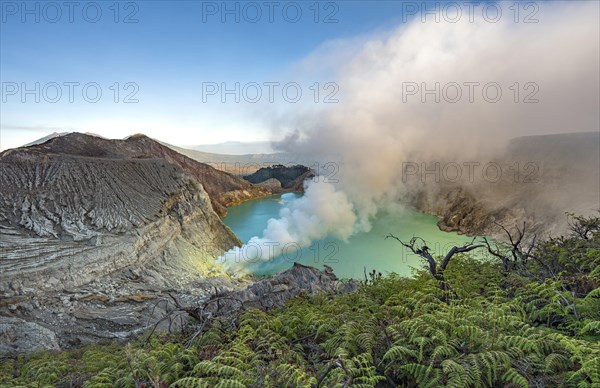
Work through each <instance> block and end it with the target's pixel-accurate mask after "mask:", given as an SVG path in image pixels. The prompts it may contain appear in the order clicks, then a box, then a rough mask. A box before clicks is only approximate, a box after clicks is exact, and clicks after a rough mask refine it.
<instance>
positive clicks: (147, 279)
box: [0, 134, 271, 352]
mask: <svg viewBox="0 0 600 388" xmlns="http://www.w3.org/2000/svg"><path fill="white" fill-rule="evenodd" d="M0 182H1V188H0V248H1V249H0V317H1V319H2V320H1V321H0V323H1V324H3V325H5V326H0V328H2V327H4V328H5V329H6V330H5V332H6V333H9V334H10V335H8V334H7V335H4V336H2V334H1V332H0V352H2V351H4V350H7V349H12V350H13V351H27V350H31V347H30V344H29V343H28V342H27V341H26V340H25V339H24V338H22V337H23V336H27V335H29V334H27V333H30V332H31V331H32V330H38V331H39V332H40V333H42V334H43V336H44V338H46V340H44V341H42V342H41V344H42V345H41V346H42V347H47V348H54V347H55V346H54V345H55V344H58V346H60V347H69V346H76V345H79V344H83V343H89V342H94V341H97V340H98V339H103V338H105V339H109V338H126V337H128V336H130V335H132V334H134V333H136V332H138V331H140V330H143V329H144V328H145V327H147V325H148V324H150V322H153V321H154V320H156V319H157V317H159V316H160V315H161V314H164V313H166V311H167V309H168V307H166V306H164V305H157V302H158V301H160V300H161V298H162V297H163V296H164V294H165V292H167V291H169V292H174V293H176V294H178V295H179V296H180V297H181V298H184V299H185V298H200V297H204V296H206V295H207V293H208V292H209V291H207V290H212V288H213V286H214V285H215V284H217V285H220V286H221V288H224V289H233V288H235V287H238V286H239V285H238V284H235V283H232V282H230V281H228V280H227V279H226V278H219V277H215V276H216V275H218V274H219V272H218V270H216V269H215V268H214V258H215V257H217V256H219V255H220V254H222V253H223V252H225V251H226V250H228V249H230V248H232V247H233V246H235V245H240V244H241V241H239V239H238V238H237V237H236V236H235V235H234V234H233V232H232V231H231V230H230V229H229V228H227V226H225V225H224V224H223V223H222V222H221V219H220V217H219V216H220V215H223V214H224V213H225V209H226V206H228V205H230V204H232V203H236V202H239V201H243V200H246V199H250V198H256V197H258V196H263V195H268V194H270V193H271V192H270V191H269V190H268V189H266V188H261V187H256V186H254V185H252V184H251V183H249V182H246V181H244V180H242V179H240V178H237V177H235V176H233V175H230V174H227V173H224V172H221V171H218V170H215V169H214V168H212V167H210V166H207V165H203V164H202V163H199V162H197V161H195V160H192V159H189V158H187V157H185V156H183V155H179V154H177V153H176V152H175V151H173V150H171V149H169V148H167V147H164V146H163V145H161V144H159V143H157V142H155V141H154V140H152V139H150V138H148V137H146V136H143V135H137V136H133V137H130V138H128V139H126V140H107V139H103V138H99V137H93V136H88V135H83V134H68V135H63V136H58V137H54V138H52V139H50V140H48V141H46V142H44V143H42V144H36V145H32V146H30V147H25V148H19V149H14V150H7V151H5V152H3V153H1V154H0ZM211 292H212V291H211ZM21 321H24V322H26V323H27V324H23V325H20V324H19V322H21ZM19 326H22V327H21V328H20V329H19V330H17V328H18V327H19ZM15 338H16V339H15ZM9 339H10V343H15V344H16V348H15V347H11V346H9V345H10V343H9ZM13 340H14V341H13ZM44 344H51V346H50V345H48V346H46V345H44ZM7 346H8V348H7ZM13 348H14V349H13Z"/></svg>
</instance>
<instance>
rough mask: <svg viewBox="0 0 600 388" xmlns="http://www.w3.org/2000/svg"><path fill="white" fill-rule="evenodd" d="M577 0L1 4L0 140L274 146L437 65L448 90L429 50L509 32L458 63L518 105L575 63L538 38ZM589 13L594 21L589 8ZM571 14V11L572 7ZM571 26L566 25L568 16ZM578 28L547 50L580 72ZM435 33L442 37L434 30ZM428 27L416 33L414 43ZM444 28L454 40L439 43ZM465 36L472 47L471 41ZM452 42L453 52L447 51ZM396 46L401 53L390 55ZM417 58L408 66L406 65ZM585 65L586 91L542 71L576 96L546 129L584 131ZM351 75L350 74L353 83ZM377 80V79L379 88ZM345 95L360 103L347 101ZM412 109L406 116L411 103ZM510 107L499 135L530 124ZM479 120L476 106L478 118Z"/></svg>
mask: <svg viewBox="0 0 600 388" xmlns="http://www.w3.org/2000/svg"><path fill="white" fill-rule="evenodd" d="M593 3H594V1H572V2H557V1H541V2H530V1H524V2H512V1H510V2H492V1H478V2H470V1H460V2H453V1H446V2H440V1H428V2H422V1H393V0H390V1H377V0H375V1H373V0H369V1H360V0H357V1H354V0H344V1H256V2H254V1H243V2H242V1H216V2H215V1H152V0H150V1H146V0H144V1H112V0H108V1H73V2H62V1H57V2H54V1H25V2H23V1H5V0H1V1H0V78H1V83H2V85H1V94H2V96H1V101H0V109H1V112H0V113H1V114H0V149H2V150H3V149H7V148H12V147H17V146H20V145H23V144H25V143H28V142H31V141H33V140H36V139H38V138H41V137H43V136H46V135H48V134H50V133H52V132H65V131H78V132H90V133H95V134H99V135H102V136H104V137H108V138H124V137H126V136H128V135H131V134H135V133H145V134H147V135H149V136H151V137H154V138H156V139H159V140H162V141H166V142H169V143H171V144H174V145H180V146H190V145H197V144H216V143H221V142H227V141H242V142H251V141H265V140H274V141H278V140H282V139H288V138H289V136H290V134H294V133H298V132H299V131H300V132H302V131H301V128H302V127H306V126H307V125H308V124H311V125H312V124H314V123H320V122H323V121H325V120H326V119H325V118H324V112H326V111H327V112H329V111H333V114H335V111H340V112H346V111H348V109H346V110H344V108H345V107H346V108H347V107H350V109H349V111H350V112H357V111H360V110H365V109H366V107H367V106H369V101H374V100H373V99H371V100H369V97H370V96H375V95H376V94H377V93H378V92H381V91H384V90H387V92H386V93H387V94H386V95H385V98H388V96H391V95H392V94H393V91H394V90H401V89H402V88H404V86H405V85H404V84H403V82H405V81H410V82H412V81H416V85H417V86H419V85H420V82H421V81H430V85H428V86H427V87H431V84H432V82H434V81H436V82H437V81H439V80H441V77H442V74H443V72H444V69H454V70H453V71H454V73H453V74H451V75H453V76H454V75H457V76H458V75H459V74H461V77H462V78H461V79H458V78H456V77H455V78H456V80H454V78H452V77H451V79H448V78H447V77H446V79H445V82H446V84H447V83H448V82H454V81H457V82H459V83H461V82H463V81H465V80H466V79H464V78H465V77H468V76H469V74H468V73H466V74H463V73H461V66H456V64H454V63H449V64H448V65H446V64H445V63H444V60H445V58H446V57H451V56H448V55H446V54H447V53H451V54H452V56H454V55H459V54H460V55H462V56H463V57H465V58H466V57H467V56H468V55H466V54H469V52H468V51H470V52H471V53H473V51H474V50H475V49H477V50H479V51H481V52H488V51H489V53H488V54H486V55H488V56H495V55H496V54H495V53H494V52H493V51H494V50H495V48H496V47H504V46H506V44H505V43H506V39H505V38H504V37H505V36H508V35H511V32H515V31H518V33H516V32H515V33H513V34H512V35H514V36H517V38H515V41H514V42H513V43H512V44H513V47H511V48H507V49H506V50H504V51H502V52H503V53H504V57H503V58H496V62H493V63H490V62H488V61H487V58H484V57H481V56H480V57H477V59H475V56H473V58H472V60H477V61H479V62H478V63H477V65H476V66H475V68H474V69H475V71H474V72H473V73H478V74H480V75H479V76H478V77H479V78H481V79H478V80H475V81H482V82H484V81H490V80H491V81H494V77H496V78H503V79H506V81H507V82H509V81H510V82H511V83H510V84H508V83H507V84H506V85H502V88H503V92H504V101H503V102H505V100H506V99H507V98H508V96H509V95H511V94H515V92H516V91H515V90H513V89H514V88H515V86H514V82H517V81H518V82H519V84H518V85H516V89H518V92H519V95H515V96H514V97H515V98H519V99H521V100H522V99H523V98H524V97H526V96H528V95H530V94H529V93H533V94H535V95H538V96H539V95H541V94H544V93H547V92H548V90H550V89H548V88H544V87H543V86H544V85H540V84H539V83H536V79H535V78H536V77H537V76H538V75H539V76H540V78H543V77H545V76H546V75H548V74H549V72H550V71H551V69H552V68H554V69H556V66H551V65H552V62H551V61H562V62H565V58H566V59H567V61H566V62H565V66H566V69H567V71H571V70H573V69H572V67H573V66H580V64H579V62H577V63H574V61H575V60H574V61H571V62H573V63H570V62H568V58H571V57H573V58H576V59H577V60H580V59H581V58H580V55H579V54H577V53H576V55H575V54H574V55H573V56H571V55H570V54H569V53H568V52H565V51H561V52H558V51H557V50H555V49H553V47H552V45H555V44H562V43H564V42H562V41H561V39H562V38H561V37H566V36H567V35H569V34H568V33H565V32H563V29H557V28H555V27H553V25H552V23H560V24H564V25H565V26H566V27H565V29H564V31H567V30H566V28H567V27H569V26H568V22H569V21H568V20H565V18H567V17H568V14H567V13H564V11H563V10H561V8H565V9H566V8H569V7H574V6H576V5H577V4H579V5H580V6H581V5H582V4H583V5H585V4H588V5H589V4H593ZM573 4H575V5H573ZM588 8H589V7H588ZM592 8H593V7H592ZM585 12H588V11H585ZM591 12H592V13H594V12H595V13H596V16H597V7H596V8H594V9H592V11H591ZM555 15H558V16H559V17H558V18H557V17H555ZM573 15H574V16H573V17H575V18H578V17H580V16H578V15H579V14H577V12H574V13H573ZM553 18H554V19H553ZM471 19H473V20H471ZM571 22H573V23H574V25H575V26H576V25H577V21H576V20H571ZM582 25H583V26H586V27H589V28H591V30H589V31H586V33H588V32H590V33H591V35H581V36H584V38H583V40H582V41H581V38H580V35H576V34H575V35H573V38H574V39H579V40H580V41H577V42H566V45H565V48H564V49H561V50H567V51H568V50H571V49H572V50H578V48H581V49H582V50H584V51H585V50H587V51H586V52H587V53H590V54H591V55H592V56H591V57H590V58H588V59H590V60H591V62H589V61H588V65H590V64H591V65H594V66H595V64H596V63H597V61H598V60H597V57H598V45H597V40H598V39H597V36H598V18H597V17H596V20H595V21H586V22H585V23H584V24H582ZM481 26H488V27H490V28H492V29H495V30H497V31H501V30H502V32H501V33H497V34H492V35H490V36H491V37H490V39H489V40H487V41H485V42H483V45H481V42H480V39H478V37H479V36H480V34H479V32H480V30H481ZM416 27H423V28H416ZM440 28H447V31H446V32H444V33H442V34H441V35H440V34H437V33H436V31H437V30H440ZM569 28H571V27H569ZM577 28H578V27H573V28H571V30H573V29H575V30H576V29H577ZM405 29H406V31H416V30H419V31H420V32H419V33H417V34H416V35H415V37H414V38H412V41H411V42H409V45H410V46H411V47H408V48H407V47H400V46H398V47H391V48H390V47H389V46H390V44H395V43H394V42H403V41H405V40H406V39H402V38H401V37H400V35H402V34H403V31H404V30H405ZM552 31H560V33H559V34H557V39H554V38H553V39H545V40H544V39H541V40H540V39H538V38H539V37H540V34H546V35H547V34H548V33H549V32H552ZM459 33H462V34H464V36H459ZM430 35H431V37H432V38H431V39H432V40H426V39H423V37H426V36H430ZM451 36H454V37H455V38H456V39H460V40H461V41H460V42H459V41H452V39H451V38H450V37H451ZM594 36H595V37H594ZM542 38H543V37H542ZM536 39H537V40H536ZM565 39H566V38H565ZM471 41H472V42H473V44H471V43H470V42H471ZM528 42H529V43H531V45H530V46H531V47H529V48H528V49H527V51H526V53H531V52H534V51H539V53H537V54H536V55H535V56H532V60H533V61H535V63H532V62H531V61H529V62H526V61H524V60H523V61H522V62H521V63H516V62H515V61H516V60H518V58H519V57H520V58H521V59H522V58H525V57H527V55H521V54H515V53H516V52H517V51H518V49H523V47H525V46H527V43H528ZM533 42H539V43H540V44H538V45H537V46H536V45H533ZM463 43H464V44H463ZM398 44H400V43H398ZM475 44H477V45H480V46H477V48H475ZM463 46H464V47H463ZM382 47H383V49H382ZM594 47H595V49H594ZM440 50H441V51H440ZM456 50H463V51H465V50H467V51H465V53H463V54H464V55H463V54H461V53H459V52H456ZM436 51H439V52H440V53H441V57H440V60H438V59H437V58H431V57H428V53H432V52H436ZM512 51H514V52H515V53H513V52H512ZM580 51H581V50H580ZM397 52H400V53H401V54H402V56H401V57H400V59H399V60H397V61H395V62H394V61H392V59H396V57H395V54H396V53H397ZM498 52H500V51H498ZM373 53H374V54H373ZM404 53H406V55H405V54H404ZM563 53H564V54H563ZM578 53H579V51H578ZM417 54H418V57H419V58H421V60H422V61H423V62H422V63H418V64H417V65H419V66H417V67H414V66H413V67H411V66H410V65H411V64H413V65H414V64H415V62H414V56H416V55H417ZM372 55H378V57H377V58H376V59H375V60H373V59H369V61H371V62H372V63H371V65H372V66H371V67H369V66H366V67H365V66H363V64H362V63H361V61H364V59H365V58H370V56H372ZM557 55H558V56H561V55H562V56H563V58H558V57H557ZM515 58H517V59H515ZM505 61H506V62H507V63H513V65H514V66H512V67H506V68H505V69H510V71H512V74H511V75H510V77H509V78H506V77H504V75H502V74H500V73H501V72H502V71H504V72H506V71H505V70H503V68H502V65H503V63H504V62H505ZM544 62H547V63H548V64H549V68H544V69H541V68H540V69H537V70H539V71H537V70H536V71H537V73H536V72H532V74H531V76H530V77H529V78H528V79H524V78H523V77H521V76H522V75H523V74H526V73H527V71H525V72H521V69H525V70H527V69H536V68H537V67H538V66H541V65H542V63H544ZM437 65H440V67H439V70H437V72H436V73H435V75H436V77H437V78H438V79H437V80H433V79H432V78H431V77H430V79H428V80H425V79H423V74H430V73H428V69H430V68H433V67H432V66H437ZM532 65H533V66H532ZM381 66H383V70H381V69H380V71H384V72H385V75H390V74H395V75H396V76H395V77H394V78H392V79H388V78H385V77H382V76H381V74H379V75H377V74H376V73H375V72H372V71H371V70H372V69H376V68H381ZM407 66H408V67H407ZM405 68H406V69H409V70H411V71H412V73H410V74H411V76H412V78H410V77H408V76H403V75H402V74H397V70H398V69H405ZM415 69H416V70H415ZM479 70H482V71H479ZM488 70H489V71H488ZM496 70H498V71H496ZM559 70H560V69H559ZM575 70H578V69H575ZM588 70H589V69H585V72H582V71H580V72H579V73H580V74H582V75H583V77H584V78H585V79H586V80H587V81H591V83H590V82H587V86H586V85H581V86H582V87H583V89H586V88H587V89H586V90H584V92H580V91H581V90H582V89H581V87H580V86H579V84H577V83H574V82H573V80H572V79H570V78H569V77H567V76H565V77H563V75H562V73H560V71H559V72H558V73H556V74H553V75H552V77H553V78H554V81H552V82H553V85H552V88H551V89H552V90H553V93H554V94H553V96H556V95H557V94H556V93H558V94H560V95H561V96H563V100H564V101H563V103H569V102H571V101H574V99H575V98H577V97H579V99H580V100H581V103H578V104H574V105H573V106H575V105H576V106H578V107H580V108H581V110H582V112H578V111H577V112H572V114H571V115H561V116H560V117H556V119H554V118H552V119H549V120H548V121H549V122H551V123H555V124H557V125H556V126H557V130H558V131H563V130H566V131H570V130H573V129H572V128H568V127H569V126H571V124H573V122H574V121H573V120H575V121H577V120H579V118H581V117H583V118H584V119H585V120H583V121H584V122H582V123H579V122H577V123H576V126H577V128H575V130H578V131H586V130H587V131H589V130H596V129H597V125H596V124H597V123H598V119H597V116H598V109H597V105H596V108H594V107H593V106H594V104H596V102H597V98H596V97H593V96H592V98H585V99H584V98H581V97H582V96H584V95H586V96H587V95H588V94H590V93H591V94H592V95H593V94H594V93H595V94H598V93H597V91H598V85H597V82H596V80H597V77H596V76H594V74H592V73H597V72H596V71H595V70H597V68H596V69H592V73H591V74H588V73H587V71H588ZM406 74H409V73H406ZM438 74H439V76H437V75H438ZM486 77H487V78H486ZM590 77H591V78H590ZM434 78H435V77H434ZM521 78H523V79H521ZM466 81H473V80H466ZM563 81H564V85H560V82H563ZM360 82H364V83H363V84H362V86H361V88H358V89H357V88H356V84H360ZM374 82H377V83H374ZM390 82H392V83H391V84H390ZM528 82H529V83H528ZM548 82H549V81H548ZM390 85H392V86H393V88H392V89H391V90H388V86H390ZM590 85H591V86H590ZM540 86H541V88H540ZM462 87H463V88H464V85H463V86H462ZM590 87H591V88H592V89H590ZM511 88H512V89H511ZM536 88H538V90H536ZM402 90H403V89H402ZM421 92H422V91H421ZM538 92H539V93H538ZM533 94H532V95H533ZM575 94H577V95H575ZM361 97H365V98H361ZM394 98H396V97H394ZM554 100H555V102H556V103H557V104H558V100H557V99H556V98H554ZM357 101H361V102H360V104H361V105H360V106H358V107H351V104H352V103H357ZM365 101H366V103H365ZM545 101H546V102H548V101H549V99H546V100H545ZM400 102H402V101H400ZM522 102H523V101H519V103H520V106H519V107H520V108H523V109H521V111H523V110H524V109H525V107H527V109H528V110H527V112H529V113H532V112H534V111H535V110H536V109H538V111H539V112H538V118H542V117H551V116H552V115H548V114H547V112H550V113H551V114H556V112H557V110H556V109H555V108H554V105H551V104H546V106H545V109H546V111H544V112H542V109H543V107H542V104H539V105H536V106H533V105H525V104H522ZM421 105H422V104H421ZM446 105H448V104H446ZM450 106H454V105H453V104H450ZM590 106H591V108H590ZM403 107H410V105H403ZM490 107H493V108H494V112H495V113H499V112H502V110H501V109H499V108H498V106H496V105H490V104H488V105H487V106H485V107H483V108H482V109H483V110H480V111H477V112H476V113H475V114H472V113H473V110H472V109H471V110H470V111H469V112H470V113H469V114H470V115H471V116H473V117H470V119H475V116H476V114H479V112H483V111H485V109H487V110H488V111H490V109H491V108H490ZM414 108H415V109H413V108H410V109H411V111H410V112H409V113H412V112H415V111H417V112H418V111H421V110H422V108H424V107H423V106H416V107H414ZM435 108H436V109H434V111H435V112H434V113H433V116H434V117H435V116H436V115H441V114H444V113H442V111H443V110H444V109H445V106H443V105H442V104H438V105H436V106H435ZM438 108H439V109H438ZM468 108H469V109H470V108H471V107H468ZM375 110H376V109H375ZM375 110H373V111H372V112H375ZM400 111H401V110H397V111H396V112H397V113H398V112H400ZM423 113H426V116H424V115H421V116H419V115H416V116H415V117H413V120H414V122H415V123H417V122H421V121H422V119H428V118H430V117H431V114H430V113H429V112H425V111H423ZM488 113H489V112H488ZM513 113H514V117H516V119H515V120H516V121H517V122H516V124H520V125H514V124H515V123H512V124H511V125H512V126H513V129H514V128H520V127H521V126H523V125H525V124H527V125H530V124H531V123H532V120H529V119H523V118H519V117H520V115H521V114H522V113H523V112H511V114H513ZM328 114H329V113H328ZM382 114H383V115H385V112H383V113H382ZM402 114H403V115H404V113H402ZM481 114H485V115H487V113H485V112H484V113H481ZM329 115H330V114H329ZM590 115H592V116H593V117H591V118H590V117H588V116H590ZM380 116H381V115H380ZM492 116H493V115H487V117H489V118H490V119H491V118H492ZM381 117H382V116H381ZM403 117H405V115H404V116H403ZM573 117H575V119H573ZM327 120H328V119H327ZM586 120H587V121H586ZM394 121H398V118H394ZM446 123H449V122H448V121H446ZM421 124H423V125H424V122H423V123H421ZM534 124H535V125H532V126H531V127H530V128H527V129H526V130H524V133H523V134H535V133H537V132H540V131H542V130H544V128H541V127H540V126H541V125H545V123H542V121H540V120H538V121H537V122H534ZM558 124H561V125H562V127H560V126H558ZM344 125H346V126H347V124H344ZM428 125H429V124H428ZM350 126H351V125H350ZM467 127H468V125H467ZM536 131H537V132H536ZM333 133H336V132H335V131H333ZM457 138H458V137H457Z"/></svg>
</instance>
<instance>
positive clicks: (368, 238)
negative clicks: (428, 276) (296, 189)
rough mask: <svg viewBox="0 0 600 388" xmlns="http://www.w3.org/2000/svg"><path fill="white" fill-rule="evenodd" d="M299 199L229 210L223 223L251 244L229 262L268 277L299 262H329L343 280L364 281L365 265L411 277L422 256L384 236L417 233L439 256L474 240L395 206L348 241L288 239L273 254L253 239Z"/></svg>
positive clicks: (264, 201) (255, 203) (271, 200)
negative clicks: (367, 229) (440, 228)
mask: <svg viewBox="0 0 600 388" xmlns="http://www.w3.org/2000/svg"><path fill="white" fill-rule="evenodd" d="M301 199H302V197H300V196H299V195H298V194H294V193H288V194H283V195H282V196H279V195H277V196H273V197H269V198H266V199H260V200H254V201H249V202H245V203H243V204H241V205H238V206H234V207H231V208H229V212H228V214H227V216H226V217H225V218H224V219H223V221H224V222H225V224H226V225H227V226H229V227H230V228H231V229H232V230H233V231H234V233H235V234H236V235H237V236H238V237H240V239H241V240H242V241H245V242H248V243H247V244H245V245H244V247H243V248H242V249H238V250H236V251H230V252H229V254H227V255H226V264H227V266H228V267H229V268H232V269H235V270H236V272H239V271H243V272H248V273H252V274H256V275H269V274H272V273H275V272H278V271H281V270H284V269H287V268H289V267H290V266H291V265H292V264H293V263H294V262H300V263H302V264H305V265H310V266H316V267H319V268H320V267H322V266H323V265H328V266H330V267H332V268H333V269H334V272H335V274H336V275H337V276H338V277H341V278H356V279H363V278H364V270H365V268H366V270H367V272H370V271H371V270H373V269H375V270H377V271H381V272H382V273H387V272H396V273H398V274H401V275H406V276H409V275H410V274H411V270H412V268H421V266H422V264H423V262H422V260H421V259H420V258H419V257H417V256H416V255H414V254H412V253H410V252H408V250H406V249H405V248H403V247H402V246H401V245H400V244H399V243H398V242H397V241H395V240H391V239H388V240H385V236H386V235H387V234H389V233H393V234H394V235H397V236H399V237H401V238H403V239H406V240H409V239H410V238H411V237H412V236H413V234H414V235H418V236H421V237H423V238H424V239H425V240H426V241H428V246H429V247H430V248H432V251H433V252H434V253H436V254H445V252H447V250H448V249H449V248H450V247H452V246H453V245H461V244H463V243H465V242H469V241H471V238H469V237H466V236H460V235H458V234H456V233H446V232H442V231H440V230H439V229H438V228H437V226H436V221H437V219H436V218H435V217H433V216H429V215H426V214H422V213H418V212H416V211H414V210H412V209H409V208H405V207H403V206H396V207H395V208H389V209H387V210H384V211H381V212H380V213H378V215H377V217H376V218H375V219H374V220H373V223H372V228H371V230H370V231H369V232H359V233H356V234H354V235H353V236H352V237H351V238H349V239H347V240H346V241H344V240H342V239H340V238H335V237H325V238H319V239H315V240H314V241H311V242H310V243H309V244H307V245H306V246H302V247H301V246H300V245H299V244H296V243H294V242H288V243H286V244H282V245H281V246H280V247H279V248H280V249H278V250H277V252H278V254H277V255H273V252H274V251H275V250H274V248H273V247H272V246H271V245H269V243H268V242H267V241H266V240H262V241H259V240H257V239H253V237H254V236H256V235H262V234H264V233H262V231H263V229H265V227H266V226H267V224H268V223H269V222H270V220H271V219H276V218H277V217H278V216H279V213H280V212H281V211H282V210H283V209H285V208H286V206H287V205H291V204H293V202H294V201H299V200H301ZM260 251H262V255H260V254H259V252H260ZM234 264H235V265H234Z"/></svg>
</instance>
